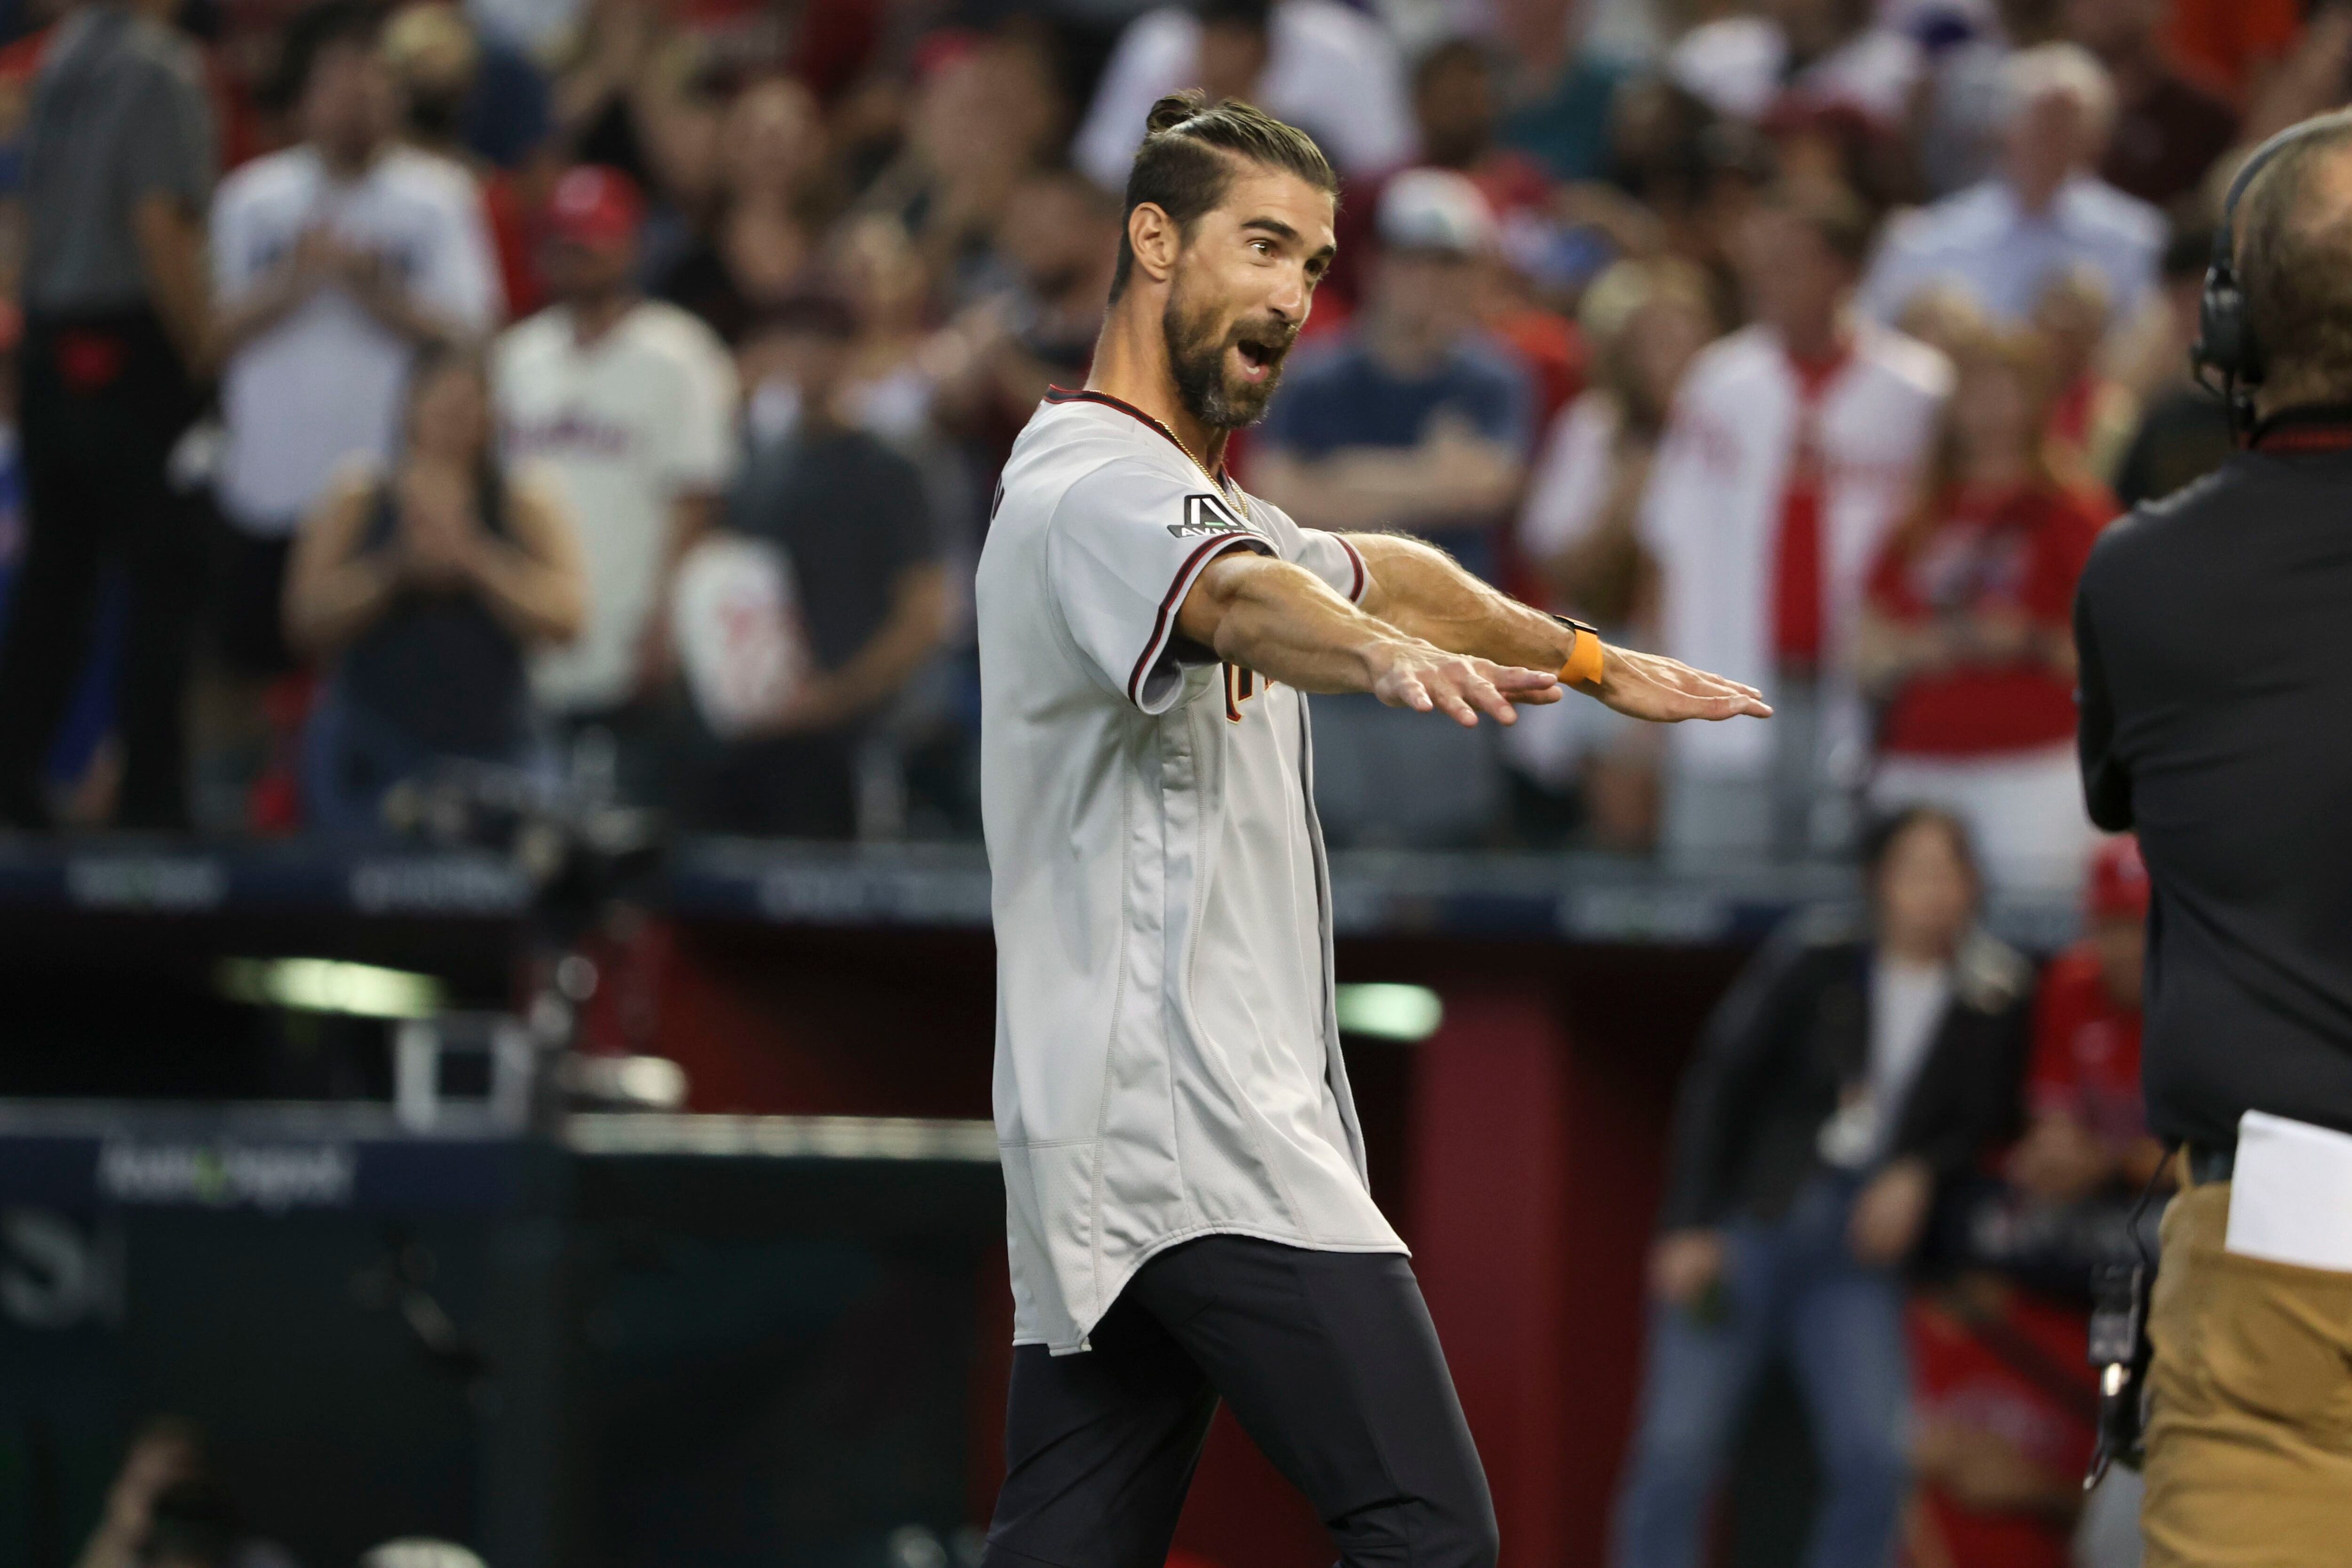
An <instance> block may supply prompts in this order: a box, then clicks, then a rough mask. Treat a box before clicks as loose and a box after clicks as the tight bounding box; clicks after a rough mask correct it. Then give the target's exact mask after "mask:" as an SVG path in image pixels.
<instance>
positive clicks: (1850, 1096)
mask: <svg viewBox="0 0 2352 1568" xmlns="http://www.w3.org/2000/svg"><path fill="white" fill-rule="evenodd" d="M1865 866H1866V869H1867V873H1868V877H1869V881H1870V889H1871V895H1872V917H1873V918H1872V920H1871V921H1870V923H1869V925H1868V926H1867V927H1864V926H1863V925H1861V924H1860V923H1859V922H1856V921H1852V920H1850V919H1843V920H1842V919H1838V918H1835V917H1825V916H1811V915H1808V916H1799V917H1798V918H1797V919H1796V920H1795V921H1792V922H1791V925H1790V929H1789V930H1788V931H1784V932H1783V933H1782V934H1781V936H1780V938H1778V939H1776V940H1775V942H1773V943H1772V944H1771V946H1769V948H1767V949H1766V951H1765V952H1763V953H1762V954H1761V955H1759V957H1758V959H1757V961H1756V963H1754V964H1752V965H1751V966H1750V967H1749V969H1748V973H1746V974H1745V975H1743V976H1742V977H1741V979H1740V981H1739V984H1738V985H1737V986H1735V987H1734V988H1733V990H1732V992H1731V994H1730V995H1729V996H1728V997H1727V998H1726V999H1725V1001H1724V1003H1723V1005H1722V1006H1721V1007H1720V1008H1719V1009H1717V1013H1716V1016H1715V1018H1714V1021H1713V1022H1712V1023H1711V1024H1710V1026H1708V1030H1707V1034H1706V1038H1705V1040H1704V1041H1703V1042H1702V1044H1701V1047H1700V1050H1699V1056H1698V1059H1697V1060H1696V1062H1695V1063H1694V1064H1693V1065H1692V1068H1691V1069H1690V1074H1689V1076H1688V1078H1687V1079H1685V1083H1684V1089H1683V1100H1682V1106H1681V1110H1680V1113H1679V1115H1678V1117H1677V1119H1676V1125H1675V1148H1674V1165H1673V1169H1672V1170H1671V1172H1670V1173H1669V1175H1668V1186H1667V1195H1666V1202H1665V1209H1664V1215H1663V1218H1662V1234H1661V1236H1660V1237H1659V1239H1658V1241H1657V1244H1656V1247H1655V1249H1654V1252H1653V1254H1652V1258H1651V1268H1650V1273H1651V1290H1652V1294H1653V1296H1654V1298H1655V1300H1656V1305H1655V1309H1654V1315H1653V1318H1652V1322H1651V1330H1650V1352H1649V1366H1648V1371H1647V1376H1646V1381H1645V1384H1644V1387H1643V1409H1642V1418H1641V1426H1640V1431H1639V1434H1638V1436H1636V1438H1635V1440H1634V1445H1633V1453H1632V1455H1631V1458H1630V1459H1629V1462H1628V1464H1627V1468H1626V1479H1625V1487H1624V1491H1623V1494H1622V1497H1621V1498H1620V1500H1619V1505H1618V1515H1617V1529H1616V1537H1617V1539H1616V1558H1615V1561H1616V1563H1617V1564H1618V1568H1689V1565H1691V1564H1695V1563H1696V1562H1697V1561H1698V1558H1699V1548H1700V1543H1701V1542H1702V1541H1703V1539H1704V1537H1705V1535H1706V1520H1707V1515H1708V1510H1707V1507H1706V1502H1707V1493H1708V1492H1709V1490H1710V1489H1712V1487H1713V1485H1714V1482H1715V1479H1716V1476H1717V1471H1718V1470H1719V1469H1720V1468H1721V1466H1722V1462H1723V1458H1724V1455H1725V1452H1726V1450H1727V1447H1728V1446H1729V1443H1730V1439H1731V1436H1732V1435H1733V1433H1734V1431H1735V1429H1736V1427H1737V1425H1738V1418H1739V1416H1740V1415H1741V1414H1742V1412H1743V1410H1744V1408H1745V1405H1746V1404H1747V1396H1748V1392H1749V1390H1750V1389H1751V1388H1752V1387H1753V1385H1754V1384H1755V1381H1756V1378H1757V1376H1758V1374H1759V1373H1761V1372H1762V1371H1763V1369H1764V1367H1765V1366H1766V1364H1767V1363H1769V1361H1770V1360H1771V1359H1772V1358H1773V1357H1774V1356H1775V1355H1777V1354H1784V1355H1786V1356H1787V1358H1788V1360H1789V1362H1790V1366H1791V1368H1792V1370H1793V1371H1794V1372H1795V1373H1796V1375H1797V1377H1798V1380H1799V1382H1800V1384H1801V1385H1802V1387H1803V1390H1804V1394H1805V1398H1806V1402H1807V1404H1808V1405H1810V1406H1811V1413H1812V1418H1813V1430H1814V1433H1815V1435H1816V1442H1817V1444H1818V1446H1819V1448H1820V1458H1821V1462H1822V1471H1823V1472H1824V1478H1825V1479H1826V1482H1827V1489H1826V1495H1825V1497H1824V1499H1823V1502H1822V1510H1821V1512H1820V1515H1819V1517H1818V1518H1817V1520H1816V1521H1815V1524H1814V1540H1813V1546H1812V1550H1811V1553H1810V1554H1809V1556H1808V1557H1807V1559H1806V1561H1807V1562H1808V1563H1811V1564H1813V1565H1814V1568H1879V1565H1880V1564H1883V1563H1885V1561H1886V1559H1887V1556H1888V1552H1889V1551H1890V1549H1891V1547H1892V1544H1893V1542H1894V1536H1895V1523H1896V1519H1897V1516H1898V1514H1899V1511H1900V1510H1901V1507H1902V1502H1903V1498H1904V1494H1905V1490H1906V1482H1907V1468H1908V1467H1907V1459H1906V1452H1905V1425H1906V1419H1907V1415H1908V1403H1909V1400H1908V1395H1909V1377H1908V1373H1907V1364H1906V1363H1907V1358H1906V1354H1905V1350H1904V1341H1903V1320H1902V1309H1903V1290H1902V1281H1901V1278H1900V1275H1899V1273H1898V1269H1899V1266H1900V1265H1901V1263H1902V1262H1903V1260H1904V1258H1906V1257H1907V1256H1908V1255H1909V1254H1910V1252H1911V1250H1912V1248H1913V1247H1915V1246H1916V1243H1917V1241H1918V1239H1919V1234H1920V1230H1921V1227H1922V1226H1923V1225H1924V1223H1925V1222H1926V1219H1927V1210H1928V1207H1929V1205H1930V1204H1931V1203H1932V1201H1933V1199H1934V1196H1935V1192H1936V1188H1937V1184H1938V1183H1939V1182H1940V1181H1942V1180H1943V1179H1944V1178H1946V1177H1948V1176H1952V1175H1956V1174H1958V1173H1963V1172H1965V1171H1967V1170H1969V1168H1970V1167H1972V1166H1973V1165H1975V1163H1977V1161H1978V1160H1979V1158H1980V1157H1981V1156H1982V1155H1983V1154H1984V1153H1985V1152H1986V1151H1987V1150H1988V1149H1989V1148H1990V1146H1991V1145H1992V1144H1993V1143H1995V1142H1998V1141H1999V1140H2000V1138H2001V1137H2003V1136H2004V1135H2005V1134H2006V1133H2007V1132H2008V1131H2010V1128H2011V1122H2012V1121H2013V1120H2014V1116H2015V1106H2016V1103H2017V1085H2018V1080H2019V1077H2020V1075H2021V1071H2022V1069H2023V1066H2024V1059H2025V1047H2026V1019H2027V1014H2028V1010H2029V1005H2030V1002H2031V991H2032V971H2031V970H2030V968H2029V967H2028V965H2027V964H2026V963H2025V961H2024V960H2023V959H2022V958H2021V957H2020V956H2019V955H2018V954H2017V953H2015V952H2012V951H2011V950H2010V949H2009V948H2007V947H2004V946H2002V945H2001V944H2000V942H1995V941H1994V940H1992V939H1991V938H1990V937H1989V936H1987V935H1985V934H1984V933H1983V932H1982V931H1979V930H1978V929H1977V928H1976V923H1975V922H1976V913H1977V906H1978V899H1979V885H1978V880H1977V874H1976V869H1975V865H1974V861H1973V859H1972V858H1971V857H1970V854H1969V847H1968V841H1967V837H1966V834H1965V832H1964V830H1963V829H1962V828H1961V827H1960V826H1959V824H1958V821H1956V820H1955V819H1954V818H1952V817H1951V816H1947V815H1946V814H1944V813H1942V812H1940V811H1937V810H1934V809H1931V808H1927V807H1916V808H1914V809H1912V810H1910V811H1908V812H1906V813H1904V814H1902V815H1901V816H1897V817H1895V819H1894V820H1893V821H1892V822H1890V823H1888V824H1885V825H1884V826H1882V827H1881V828H1880V829H1879V830H1878V832H1877V833H1875V834H1874V835H1873V837H1872V840H1871V843H1870V845H1869V848H1868V853H1867V857H1866V860H1865Z"/></svg>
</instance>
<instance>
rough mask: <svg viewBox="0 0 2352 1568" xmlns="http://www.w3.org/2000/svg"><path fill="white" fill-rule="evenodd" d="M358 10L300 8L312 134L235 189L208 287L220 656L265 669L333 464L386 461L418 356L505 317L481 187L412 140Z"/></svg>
mask: <svg viewBox="0 0 2352 1568" xmlns="http://www.w3.org/2000/svg"><path fill="white" fill-rule="evenodd" d="M379 28H380V24H379V22H378V19H377V16H376V13H375V12H374V11H373V10H372V9H370V8H369V7H368V6H366V5H362V4H360V3H358V0H329V3H328V4H325V5H318V6H315V7H313V8H312V9H310V10H308V11H305V12H303V13H302V14H301V15H300V16H299V17H298V18H297V20H296V22H295V24H294V26H292V28H291V29H289V34H288V37H287V40H286V48H285V58H284V62H283V69H284V72H285V96H286V98H287V99H288V100H289V101H290V102H291V103H292V104H293V105H294V122H295V126H296V128H297V129H298V130H299V132H300V133H301V136H302V140H301V141H300V142H298V143H296V144H295V145H294V146H291V147H289V148H287V149H286V150H285V151H284V152H282V153H271V154H269V155H268V156H267V157H264V158H257V159H256V160H255V161H254V162H252V163H247V165H246V166H245V167H243V168H242V169H239V170H238V171H237V172H236V173H235V174H231V175H230V176H229V177H228V178H227V179H226V180H224V181H222V182H221V188H220V195H219V196H218V197H217V199H215V202H214V203H213V290H214V309H215V312H216V313H217V316H218V318H219V319H218V324H217V328H216V332H217V342H218V344H219V352H220V353H222V354H223V355H224V356H226V357H225V363H224V364H223V366H222V372H221V412H222V417H223V421H224V424H225V426H226V445H225V447H224V450H223V453H222V458H221V466H220V473H219V479H218V481H217V485H216V493H217V497H218V500H219V505H220V510H221V514H222V516H223V517H224V518H225V519H226V521H227V522H228V524H229V527H228V528H227V529H226V531H224V533H223V535H222V540H221V548H220V550H219V552H218V557H217V561H216V563H215V577H216V584H215V595H216V596H217V600H218V603H219V606H220V608H219V619H220V626H221V637H222V651H223V653H224V655H225V656H226V659H227V661H228V663H229V664H230V666H231V667H232V668H233V669H235V670H236V671H237V672H239V673H242V674H247V675H252V676H265V677H266V676H271V675H275V674H278V673H279V672H280V671H282V670H284V669H285V668H288V666H289V663H290V662H291V660H290V658H289V653H288V650H287V647H286V645H285V642H284V639H283V637H282V636H281V633H280V627H281V626H282V622H281V620H280V618H279V616H278V605H279V603H280V601H281V600H282V599H283V597H284V594H285V578H286V561H287V555H288V552H289V550H290V549H291V548H292V542H293V537H294V533H295V531H296V530H297V529H298V528H299V526H300V524H301V521H302V519H303V518H304V517H305V516H307V515H308V514H309V512H310V509H311V507H312V506H313V505H314V504H316V502H317V501H318V500H319V498H320V495H321V494H323V493H324V491H325V489H326V487H327V483H328V480H329V479H330V478H331V476H332V475H333V474H334V473H335V472H336V470H337V469H338V468H340V467H341V465H343V464H344V463H346V462H348V461H350V460H351V459H352V458H367V459H369V460H371V461H373V462H374V463H376V464H378V465H381V464H383V463H384V462H386V461H388V460H389V459H390V458H391V456H392V453H393V449H394V446H395V444H396V442H397V440H398V436H399V429H400V412H401V402H402V392H403V388H404V384H405V382H406V379H407V375H408V366H409V362H410V359H411V358H412V356H413V355H414V354H415V353H416V351H417V349H418V348H419V347H420V346H424V345H429V344H435V343H446V342H463V341H468V340H472V339H476V338H478V337H479V336H480V335H482V334H483V333H486V332H488V331H490V330H491V329H492V328H493V327H495V326H496V325H497V324H498V317H499V279H498V263H497V258H496V256H495V254H494V252H493V251H492V249H491V247H490V243H489V237H488V230H487V227H486V226H485V224H484V221H483V216H482V207H481V201H480V196H479V194H478V192H477V191H476V189H475V187H474V184H473V181H472V180H471V179H470V178H469V177H467V174H466V173H465V171H464V170H462V169H460V168H458V167H457V166H456V165H455V164H452V163H449V162H447V161H446V159H442V158H438V157H435V156H433V155H431V154H429V153H420V152H417V151H415V150H414V149H411V148H407V147H404V146H402V145H400V144H399V143H398V142H395V141H394V136H395V135H396V134H397V132H398V131H399V119H398V116H399V110H400V98H399V89H398V86H397V84H396V82H395V81H394V78H393V76H392V73H391V71H390V69H389V68H387V66H386V64H385V61H384V58H383V53H382V51H381V50H380V49H379V47H378V34H379Z"/></svg>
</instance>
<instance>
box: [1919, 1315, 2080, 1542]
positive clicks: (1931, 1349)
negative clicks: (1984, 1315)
mask: <svg viewBox="0 0 2352 1568" xmlns="http://www.w3.org/2000/svg"><path fill="white" fill-rule="evenodd" d="M1907 1316H1908V1320H1909V1321H1908V1324H1907V1326H1908V1328H1909V1331H1910V1339H1911V1356H1912V1372H1913V1377H1914V1380H1915V1384H1916V1389H1915V1394H1914V1419H1915V1420H1916V1422H1917V1423H1918V1424H1919V1425H1920V1426H1921V1427H1922V1428H1923V1429H1924V1428H1927V1427H1929V1426H1944V1427H1948V1428H1950V1427H1958V1428H1962V1429H1965V1431H1966V1432H1967V1433H1968V1435H1969V1441H1971V1442H1982V1443H1998V1444H2000V1445H2002V1446H2004V1447H2007V1448H2008V1449H2009V1450H2010V1451H2011V1455H2012V1456H2013V1457H2014V1458H2017V1459H2020V1460H2022V1461H2024V1462H2025V1463H2026V1464H2028V1465H2030V1466H2032V1468H2034V1469H2036V1470H2039V1471H2042V1472H2043V1473H2044V1475H2045V1476H2046V1478H2047V1479H2049V1480H2050V1481H2051V1482H2052V1483H2053V1491H2055V1492H2063V1490H2064V1489H2066V1487H2067V1486H2068V1485H2069V1484H2070V1483H2071V1482H2073V1481H2074V1479H2076V1478H2078V1477H2079V1476H2081V1474H2082V1473H2083V1468H2084V1466H2085V1465H2086V1464H2087V1463H2088V1462H2089V1461H2090V1458H2091V1444H2092V1440H2093V1438H2094V1437H2095V1426H2094V1422H2095V1418H2096V1414H2097V1410H2098V1385H2097V1384H2096V1383H2095V1380H2094V1377H2093V1373H2092V1372H2091V1369H2090V1367H2089V1365H2088V1364H2087V1363H2086V1362H2085V1360H2084V1357H2085V1355H2086V1353H2087V1350H2088V1346H2087V1337H2086V1331H2085V1325H2084V1320H2083V1314H2082V1313H2081V1312H2079V1311H2076V1310H2073V1309H2071V1308H2066V1307H2061V1306H2055V1305H2053V1304H2051V1303H2050V1302H2047V1301H2043V1300H2039V1299H2036V1298H2034V1297H2032V1296H2029V1295H2027V1294H2026V1293H2025V1292H2023V1291H2014V1292H2011V1295H2010V1298H2009V1301H2008V1305H2007V1308H2006V1310H2004V1311H2003V1313H2002V1314H2001V1315H2000V1317H1998V1318H1996V1319H1994V1320H1992V1321H1990V1322H1982V1323H1978V1322H1971V1321H1966V1320H1964V1319H1962V1318H1960V1317H1958V1316H1957V1315H1955V1314H1953V1313H1952V1312H1950V1311H1948V1310H1946V1309H1945V1308H1944V1307H1943V1306H1942V1305H1940V1304H1938V1303H1937V1301H1935V1300H1932V1299H1930V1298H1927V1297H1921V1298H1918V1299H1916V1300H1914V1301H1913V1302H1912V1303H1911V1305H1910V1307H1909V1309H1908V1310H1907ZM1919 1492H1920V1503H1921V1513H1922V1515H1923V1518H1922V1519H1921V1520H1920V1521H1919V1523H1920V1527H1921V1528H1922V1529H1924V1530H1925V1531H1928V1532H1930V1533H1931V1534H1932V1535H1933V1536H1934V1538H1935V1539H1934V1541H1933V1542H1919V1543H1916V1544H1918V1545H1919V1546H1920V1547H1922V1548H1923V1549H1922V1550H1916V1551H1914V1552H1911V1553H1910V1554H1909V1568H1927V1565H1928V1564H1931V1563H1935V1564H1948V1565H1949V1568H2068V1563H2069V1562H2070V1561H2071V1558H2072V1552H2071V1550H2070V1540H2069V1538H2070V1536H2071V1535H2072V1531H2071V1530H2070V1529H2069V1528H2068V1526H2067V1525H2066V1524H2065V1523H2064V1522H2063V1521H2060V1520H2059V1519H2058V1518H2056V1517H2055V1516H2054V1515H2053V1514H2049V1513H2041V1512H2029V1511H2006V1512H1990V1511H1983V1510H1974V1509H1963V1508H1961V1507H1959V1506H1958V1504H1956V1503H1955V1502H1953V1501H1952V1500H1951V1499H1949V1498H1948V1497H1947V1496H1945V1495H1944V1494H1943V1492H1942V1491H1940V1490H1939V1489H1937V1487H1935V1486H1934V1485H1933V1484H1923V1485H1922V1486H1921V1487H1920V1489H1919ZM1939 1549H1940V1551H1939Z"/></svg>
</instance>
